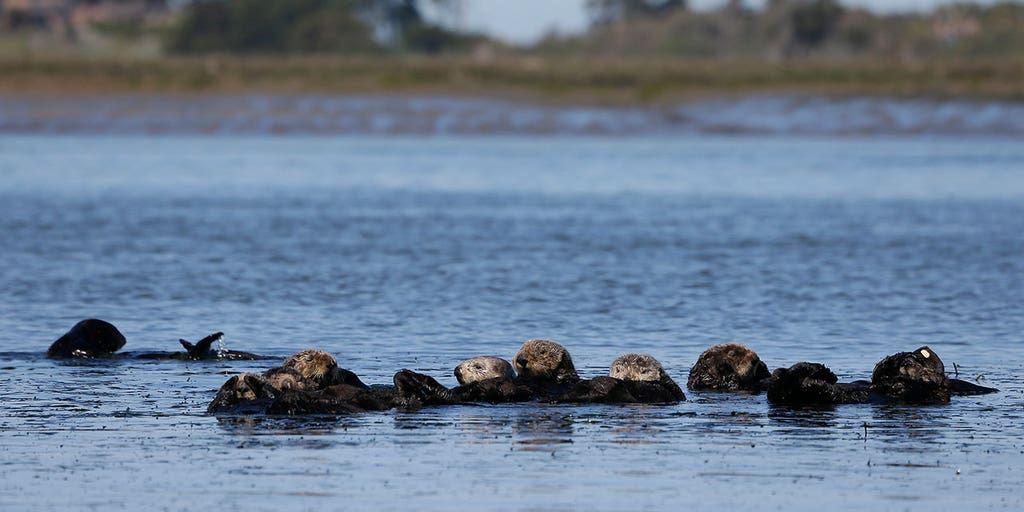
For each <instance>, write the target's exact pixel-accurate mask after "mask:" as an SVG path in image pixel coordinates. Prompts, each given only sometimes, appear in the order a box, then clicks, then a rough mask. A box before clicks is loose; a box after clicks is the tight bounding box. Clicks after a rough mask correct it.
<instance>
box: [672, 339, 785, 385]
mask: <svg viewBox="0 0 1024 512" xmlns="http://www.w3.org/2000/svg"><path fill="white" fill-rule="evenodd" d="M770 376H771V374H770V373H769V372H768V365H766V364H764V362H763V361H761V358H760V357H758V355H757V352H754V351H753V350H750V349H749V348H747V347H745V346H743V345H740V344H738V343H726V344H722V345H715V346H713V347H711V348H709V349H707V350H705V351H704V353H702V354H701V355H700V357H699V358H697V362H696V363H695V364H694V365H693V368H690V377H689V379H687V381H686V387H688V388H690V389H698V390H699V389H709V390H715V391H739V390H753V389H757V387H758V385H759V383H760V382H761V381H762V380H763V379H766V378H768V377H770Z"/></svg>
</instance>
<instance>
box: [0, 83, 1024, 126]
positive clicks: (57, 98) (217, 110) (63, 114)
mask: <svg viewBox="0 0 1024 512" xmlns="http://www.w3.org/2000/svg"><path fill="white" fill-rule="evenodd" d="M0 134H43V135H45V134H82V135H103V134H110V135H129V134H143V135H167V134H235V135H354V136H360V135H371V136H388V135H428V136H429V135H526V136H536V135H622V136H649V135H699V134H714V135H744V134H749V135H801V136H803V135H808V136H813V135H840V136H845V135H983V136H1022V135H1024V103H1014V102H1006V101H1001V100H980V99H972V100H960V99H946V100H942V99H922V98H898V97H882V96H829V95H815V94H765V93H759V94H748V95H737V96H731V97H717V98H702V99H690V100H687V101H679V102H676V103H661V104H657V105H653V104H645V105H633V106H625V105H604V106H602V105H589V106H588V105H572V104H565V103H563V104H555V103H551V102H547V103H545V102H534V101H527V100H508V99H495V98H485V97H464V96H458V95H441V94H405V95H399V94H391V95H381V94H325V93H284V94H269V93H248V92H246V93H220V92H218V93H200V94H179V93H150V92H146V93H139V92H132V93H105V94H79V93H73V94H52V93H45V94H38V93H37V94H13V95H10V94H3V93H0Z"/></svg>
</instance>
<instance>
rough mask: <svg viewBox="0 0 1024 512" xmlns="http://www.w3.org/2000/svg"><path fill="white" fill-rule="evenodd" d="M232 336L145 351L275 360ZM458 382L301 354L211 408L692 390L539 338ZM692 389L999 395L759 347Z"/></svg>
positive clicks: (664, 398) (117, 336)
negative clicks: (853, 377) (585, 362)
mask: <svg viewBox="0 0 1024 512" xmlns="http://www.w3.org/2000/svg"><path fill="white" fill-rule="evenodd" d="M222 336H223V334H221V333H215V334H212V335H210V336H207V337H206V338H204V339H203V340H201V341H199V342H197V343H196V344H192V343H189V342H187V341H185V340H181V344H182V346H183V347H184V348H185V350H186V351H185V352H158V353H145V354H140V355H138V357H142V358H148V359H185V360H203V359H266V358H264V357H262V356H258V355H256V354H250V353H247V352H235V351H224V350H214V349H213V348H212V344H213V343H214V342H215V341H219V340H220V339H221V337H222ZM124 344H125V338H124V336H123V335H122V334H121V333H120V332H119V331H118V330H117V328H116V327H114V326H113V325H112V324H110V323H108V322H104V321H103V320H96V319H88V320H83V321H81V322H79V323H78V324H76V325H75V326H74V327H73V328H72V329H71V330H70V331H68V332H67V334H65V335H64V336H61V337H60V339H58V340H57V341H56V342H54V343H53V345H52V346H51V347H50V349H49V350H48V351H47V356H48V357H51V358H75V357H109V356H111V355H113V353H114V352H116V351H117V350H119V349H120V348H121V347H123V346H124ZM455 377H456V379H457V380H458V382H459V385H458V386H456V387H453V388H448V387H445V386H443V385H441V384H440V383H439V382H438V381H436V380H435V379H434V378H432V377H430V376H427V375H424V374H421V373H417V372H414V371H411V370H400V371H399V372H398V373H396V374H395V376H394V379H393V381H394V383H393V385H373V386H368V385H366V384H364V383H363V382H362V381H361V380H360V379H359V377H358V376H357V375H356V374H355V373H353V372H351V371H349V370H345V369H342V368H339V367H338V364H337V361H336V360H335V358H334V357H333V356H331V355H330V354H328V353H327V352H324V351H321V350H303V351H301V352H299V353H297V354H295V355H293V356H291V357H289V358H288V359H286V360H285V361H284V363H283V364H282V365H281V366H279V367H276V368H272V369H269V370H267V371H265V372H263V373H262V374H255V373H246V374H242V375H236V376H233V377H231V378H229V379H228V380H227V382H225V383H224V385H222V386H221V387H220V390H219V391H218V392H217V395H216V396H215V397H214V399H213V401H212V402H210V405H209V407H208V408H207V411H208V412H210V413H220V414H279V415H302V414H348V413H357V412H363V411H371V410H372V411H379V410H386V409H391V408H417V407H423V406H429V405H446V404H471V403H504V402H530V401H537V402H556V403H654V404H670V403H676V402H681V401H683V400H686V396H685V395H684V394H683V390H682V389H680V387H679V385H677V384H676V382H675V381H674V380H672V378H671V377H670V376H669V375H668V373H666V372H665V370H664V369H663V368H662V366H661V363H659V362H658V360H656V359H655V358H653V357H651V356H649V355H646V354H625V355H623V356H620V357H619V358H618V359H616V360H615V361H614V362H612V365H611V367H610V369H609V372H608V375H607V376H599V377H594V378H591V379H583V378H580V376H579V374H577V372H576V368H575V367H574V366H573V362H572V357H570V356H569V352H568V351H567V350H566V349H565V347H563V346H562V345H560V344H558V343H555V342H554V341H550V340H541V339H534V340H529V341H527V342H526V343H524V344H523V346H522V347H521V348H520V349H519V352H517V353H516V355H515V357H513V359H512V362H511V363H509V362H508V361H506V360H504V359H501V358H499V357H493V356H482V357H474V358H472V359H468V360H466V361H463V362H462V363H461V364H459V366H458V367H456V368H455ZM686 385H687V387H688V388H689V389H691V390H703V391H719V392H742V393H762V392H766V394H767V397H768V402H769V403H771V404H777V405H837V404H857V403H885V402H890V403H903V404H941V403H947V402H949V400H950V396H952V395H980V394H986V393H994V392H997V391H998V390H997V389H994V388H989V387H985V386H980V385H977V384H973V383H970V382H967V381H964V380H960V379H952V378H947V377H946V372H945V367H944V366H943V364H942V360H941V359H939V356H938V355H937V354H936V353H935V352H934V351H932V350H931V349H930V348H928V347H921V348H919V349H917V350H915V351H913V352H899V353H897V354H893V355H890V356H888V357H885V358H884V359H882V360H881V361H879V362H878V364H876V365H875V369H874V372H873V373H872V375H871V380H870V381H867V380H859V381H854V382H848V383H840V382H838V379H837V378H836V375H835V374H834V373H832V371H831V370H829V368H828V367H827V366H825V365H824V364H821V363H808V362H801V363H796V364H794V365H793V366H790V367H789V368H778V369H776V370H775V371H774V372H769V371H768V366H767V365H765V363H764V362H762V361H761V359H760V358H759V357H758V355H757V353H755V352H754V351H753V350H751V349H749V348H747V347H745V346H743V345H739V344H733V343H730V344H723V345H715V346H713V347H711V348H709V349H707V350H705V351H704V353H702V354H701V355H700V357H699V358H698V359H697V362H696V363H695V364H694V365H693V367H692V368H690V374H689V379H688V380H687V383H686Z"/></svg>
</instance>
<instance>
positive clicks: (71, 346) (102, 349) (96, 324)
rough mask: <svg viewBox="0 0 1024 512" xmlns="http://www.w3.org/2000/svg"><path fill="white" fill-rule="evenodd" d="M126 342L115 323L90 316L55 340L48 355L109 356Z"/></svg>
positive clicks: (61, 356)
mask: <svg viewBox="0 0 1024 512" xmlns="http://www.w3.org/2000/svg"><path fill="white" fill-rule="evenodd" d="M124 344H125V339H124V335H123V334H121V332H120V331H118V330H117V327H114V325H113V324H111V323H109V322H104V321H103V320H97V319H95V318H89V319H87V320H82V321H81V322H78V323H77V324H75V326H74V327H72V328H71V330H70V331H68V332H67V333H65V334H64V335H63V336H61V337H60V338H58V339H57V341H55V342H53V345H50V348H49V349H48V350H47V351H46V357H49V358H52V359H66V358H71V357H109V356H111V355H113V354H114V352H117V351H118V350H120V349H121V347H123V346H124Z"/></svg>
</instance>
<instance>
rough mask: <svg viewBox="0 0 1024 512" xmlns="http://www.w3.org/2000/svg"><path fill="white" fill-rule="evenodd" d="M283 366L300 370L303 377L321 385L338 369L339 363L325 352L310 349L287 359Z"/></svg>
mask: <svg viewBox="0 0 1024 512" xmlns="http://www.w3.org/2000/svg"><path fill="white" fill-rule="evenodd" d="M281 366H283V367H285V368H293V369H295V370H298V372H299V373H301V374H302V376H303V377H305V378H307V379H310V380H312V381H314V382H316V383H318V384H319V383H321V382H323V381H324V378H325V377H326V376H327V375H330V373H331V371H333V370H334V369H335V368H337V367H338V361H337V359H335V358H334V356H332V355H330V354H328V353H327V352H324V351H323V350H312V349H310V350H303V351H302V352H299V353H297V354H295V355H293V356H291V357H289V358H288V359H285V361H284V364H282V365H281Z"/></svg>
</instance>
